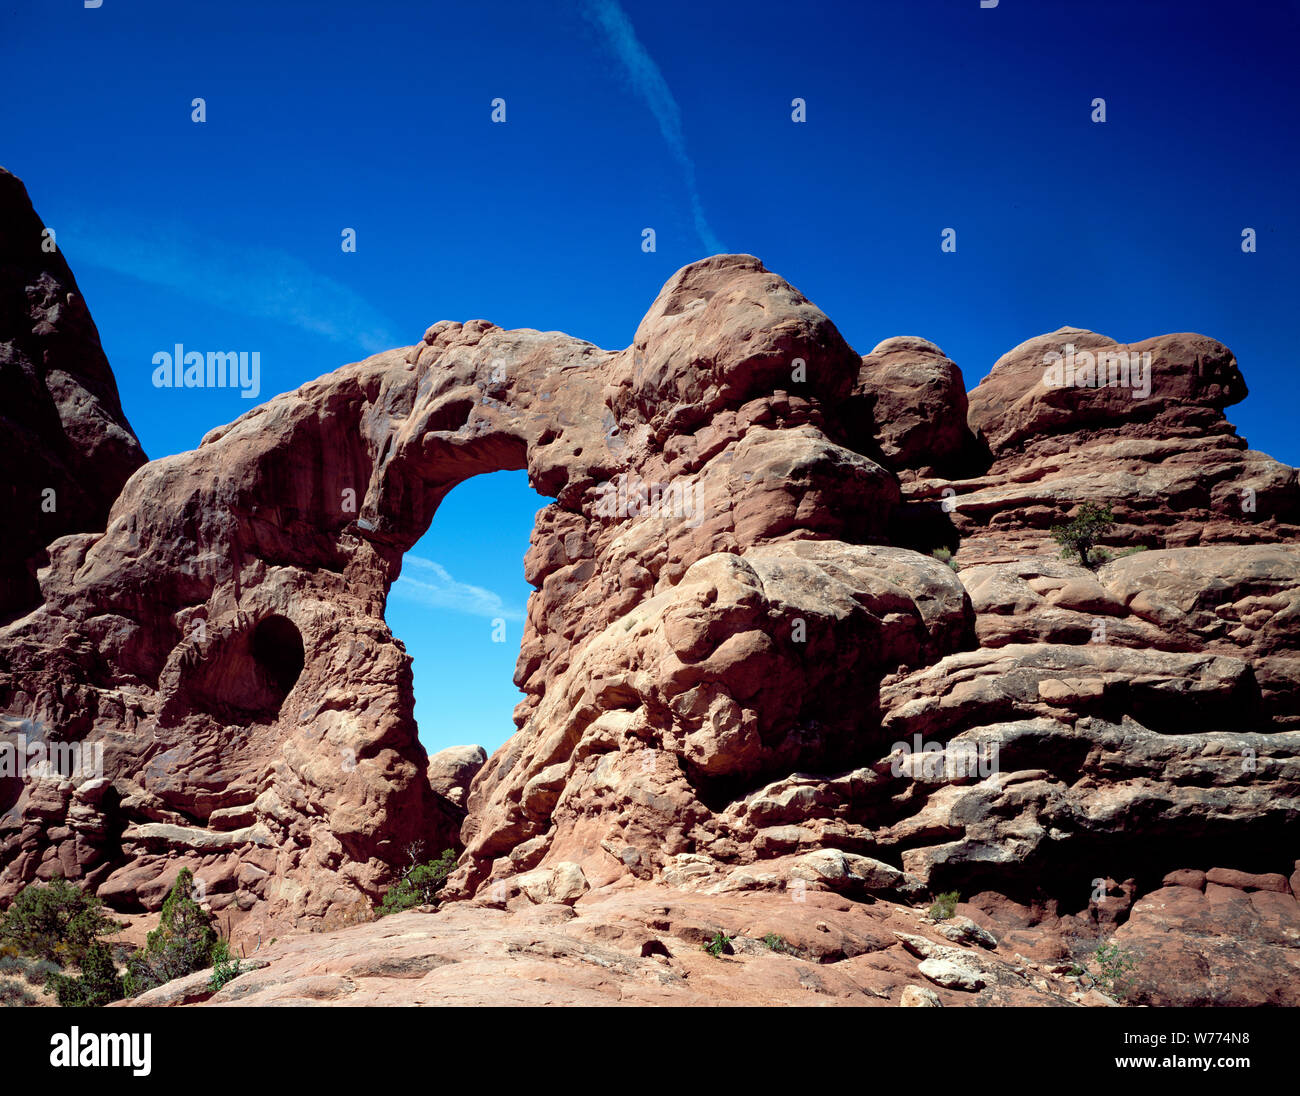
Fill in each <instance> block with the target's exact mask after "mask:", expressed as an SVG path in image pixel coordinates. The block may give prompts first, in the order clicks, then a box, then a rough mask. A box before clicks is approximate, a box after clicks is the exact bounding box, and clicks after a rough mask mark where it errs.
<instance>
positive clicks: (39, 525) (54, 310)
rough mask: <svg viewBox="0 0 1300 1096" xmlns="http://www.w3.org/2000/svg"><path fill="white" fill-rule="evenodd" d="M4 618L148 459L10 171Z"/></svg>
mask: <svg viewBox="0 0 1300 1096" xmlns="http://www.w3.org/2000/svg"><path fill="white" fill-rule="evenodd" d="M0 431H3V435H4V440H5V444H4V446H3V448H0V500H3V503H4V510H5V514H6V515H7V516H8V521H7V524H6V530H5V536H4V537H3V539H0V621H8V620H11V619H13V617H14V616H16V615H19V614H21V613H25V612H27V611H28V610H30V609H33V608H35V607H36V606H37V605H39V604H40V601H41V595H40V589H39V587H38V586H37V583H36V570H37V568H38V567H41V566H44V564H45V546H46V545H47V544H49V543H50V541H52V540H54V539H55V538H56V537H61V536H63V535H65V534H67V533H81V532H95V531H97V530H101V529H103V528H104V520H105V518H106V517H107V516H108V508H109V507H110V506H111V505H112V503H113V500H114V499H115V498H116V497H117V494H118V492H119V491H120V490H121V489H122V485H123V484H124V483H125V482H126V480H127V477H129V476H130V475H131V473H132V472H134V471H135V470H136V469H137V468H139V467H140V465H142V464H143V463H144V461H145V456H144V452H143V450H142V449H141V448H140V443H139V442H138V441H137V440H136V437H135V434H134V433H132V431H131V427H130V426H129V425H128V424H127V421H126V418H125V417H124V416H123V414H122V406H121V403H120V402H119V400H118V395H117V383H116V381H115V380H114V379H113V372H112V370H111V369H110V368H109V365H108V361H107V359H106V358H105V357H104V351H103V349H102V348H101V347H100V345H99V332H98V331H97V330H96V329H95V324H94V321H93V320H92V319H91V318H90V313H89V311H87V309H86V303H85V301H84V300H83V299H82V296H81V291H80V290H79V289H78V288H77V283H76V280H75V279H74V278H73V276H72V272H71V271H70V270H69V269H68V264H67V263H66V262H64V259H63V253H62V252H61V251H59V250H58V247H57V235H56V234H52V233H50V232H47V231H46V228H45V225H44V224H43V223H42V222H41V219H40V217H38V216H37V214H36V211H35V210H34V209H33V208H32V203H31V200H30V199H29V198H28V196H27V190H26V188H24V186H23V184H22V183H21V182H20V181H19V180H18V179H17V178H15V177H14V176H13V175H11V174H9V172H7V171H5V170H4V169H3V168H0Z"/></svg>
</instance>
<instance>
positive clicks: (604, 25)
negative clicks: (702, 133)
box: [583, 0, 726, 255]
mask: <svg viewBox="0 0 1300 1096" xmlns="http://www.w3.org/2000/svg"><path fill="white" fill-rule="evenodd" d="M583 11H584V13H585V14H586V16H587V18H588V19H590V20H591V21H592V22H593V23H594V24H595V25H596V26H597V28H599V30H600V31H601V32H602V33H603V34H604V36H605V40H606V42H607V43H608V45H609V47H610V49H611V50H613V52H614V56H615V57H616V58H617V59H618V61H619V64H621V65H622V66H623V70H624V72H625V73H626V75H627V78H628V80H629V81H630V82H631V84H632V87H633V89H634V90H635V91H636V93H637V94H638V95H639V96H640V97H641V98H642V99H643V100H645V104H646V106H648V107H649V108H650V113H651V114H653V115H654V117H655V121H656V122H658V123H659V132H660V133H662V134H663V138H664V141H665V142H666V143H667V145H668V149H669V151H670V152H671V153H672V154H673V158H674V159H675V160H676V161H677V162H678V164H680V165H681V169H682V171H683V173H684V174H685V176H686V190H687V193H688V194H689V195H690V200H691V214H692V215H693V217H694V218H695V231H696V232H697V233H699V236H700V239H701V240H702V241H703V243H704V246H705V247H706V248H708V249H709V252H710V254H714V255H716V254H719V253H721V252H725V251H726V248H725V247H723V246H722V242H721V241H720V240H719V239H718V238H717V236H715V235H714V234H713V229H712V228H710V227H709V222H708V220H707V219H706V218H705V216H704V205H703V203H702V202H701V201H700V192H699V188H698V187H697V185H696V182H695V161H694V160H692V159H691V156H690V153H689V152H687V150H686V133H685V131H684V130H683V129H682V111H681V107H679V106H678V105H677V99H676V98H675V97H674V95H673V93H672V89H671V88H669V86H668V81H667V80H665V79H664V74H663V73H662V72H660V71H659V66H658V65H656V64H655V62H654V58H652V57H651V56H650V54H649V53H648V52H646V48H645V46H643V45H642V44H641V39H639V38H638V37H637V36H636V28H634V27H633V26H632V20H631V19H629V18H628V17H627V12H625V11H624V10H623V8H622V7H621V5H620V4H619V3H618V0H583Z"/></svg>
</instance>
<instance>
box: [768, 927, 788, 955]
mask: <svg viewBox="0 0 1300 1096" xmlns="http://www.w3.org/2000/svg"><path fill="white" fill-rule="evenodd" d="M763 943H764V944H765V945H766V946H767V947H768V949H769V950H771V951H775V952H786V951H789V950H790V945H789V944H787V943H786V942H785V941H784V940H783V939H782V938H781V937H779V936H777V934H776V933H774V932H769V933H768V934H767V935H766V936H764V937H763Z"/></svg>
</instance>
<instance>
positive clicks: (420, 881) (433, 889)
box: [379, 846, 456, 917]
mask: <svg viewBox="0 0 1300 1096" xmlns="http://www.w3.org/2000/svg"><path fill="white" fill-rule="evenodd" d="M407 851H408V855H410V857H411V861H412V863H411V866H410V867H409V868H407V869H406V871H404V872H403V873H402V878H401V879H399V880H398V881H397V882H396V883H394V884H393V885H392V886H391V887H389V888H388V893H386V894H385V895H384V901H383V903H382V904H381V905H380V907H379V916H380V917H384V916H386V915H387V914H390V913H401V912H402V910H409V909H414V908H415V907H416V906H432V905H435V904H436V903H437V901H438V892H439V891H440V890H442V886H443V884H444V883H446V882H447V876H448V875H450V874H451V872H452V869H453V868H455V866H456V854H455V852H453V851H452V850H451V849H444V850H443V853H442V855H441V856H440V857H438V859H437V860H430V861H429V862H428V863H425V864H420V863H417V862H416V861H417V860H418V859H419V857H420V855H421V852H420V850H419V848H418V846H412V848H411V849H408V850H407Z"/></svg>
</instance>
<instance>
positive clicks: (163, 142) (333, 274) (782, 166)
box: [0, 0, 1300, 749]
mask: <svg viewBox="0 0 1300 1096" xmlns="http://www.w3.org/2000/svg"><path fill="white" fill-rule="evenodd" d="M1252 8H1253V6H1252V5H1231V4H1223V3H1217V2H1216V3H1199V4H1198V3H1186V2H1169V3H1142V4H1137V3H1133V2H1132V0H1118V2H1098V0H1087V2H1079V3H1051V4H1044V3H1039V2H1035V3H1029V2H1028V0H1001V3H1000V4H999V5H998V7H997V8H994V9H990V10H984V9H981V8H980V7H979V3H978V0H944V2H926V0H912V2H909V3H899V2H897V0H889V2H886V3H880V2H863V3H860V4H824V3H812V2H803V3H799V4H795V5H791V4H788V3H781V4H777V3H767V2H760V0H746V2H744V3H731V4H701V3H699V2H698V0H692V2H689V3H683V2H678V0H656V2H655V3H652V4H636V3H630V2H629V3H626V4H624V5H623V6H622V7H619V6H618V5H616V4H614V3H612V2H609V0H603V2H594V0H582V2H579V0H572V2H564V3H556V4H547V3H515V2H505V0H502V2H497V3H493V4H490V5H488V4H469V3H438V4H434V3H426V2H419V3H415V2H410V3H387V4H385V3H382V2H375V3H371V4H367V5H357V4H355V3H343V2H341V0H311V2H307V0H299V2H281V3H275V4H268V3H265V2H264V0H262V2H258V3H247V2H243V0H223V2H221V3H215V2H213V3H186V4H177V3H175V2H173V0H103V5H102V7H100V8H98V9H95V10H86V9H84V8H83V7H82V4H81V3H80V2H79V0H57V2H56V0H42V2H40V3H37V4H30V3H19V2H16V0H0V101H3V103H4V107H3V111H2V112H0V163H3V164H4V166H6V167H8V168H9V169H10V170H11V171H13V172H15V173H16V174H18V175H19V176H21V177H22V178H23V179H24V181H25V182H26V184H27V187H28V190H29V191H30V193H31V195H32V198H33V200H34V202H35V204H36V207H37V210H38V212H39V213H40V214H41V215H42V217H43V218H44V219H45V221H46V222H47V223H48V224H49V225H51V226H53V227H54V228H55V229H56V231H57V232H58V240H59V243H60V245H61V247H62V249H63V251H64V253H65V255H66V257H67V258H68V261H69V262H70V264H71V265H72V268H73V270H74V272H75V273H76V275H77V278H78V280H79V282H80V283H81V286H82V289H83V291H84V293H85V296H86V299H87V301H88V303H89V305H90V307H91V310H92V312H93V314H94V316H95V319H96V321H97V322H98V325H99V328H100V332H101V335H102V337H103V340H104V345H105V348H106V349H107V352H108V355H109V359H110V361H111V362H112V364H113V366H114V369H115V370H116V372H117V377H118V384H119V386H120V388H121V390H122V397H123V403H124V405H125V408H126V412H127V414H128V416H129V417H130V419H131V422H132V423H133V425H134V426H135V429H136V431H137V433H138V434H139V435H140V438H141V440H142V441H143V443H144V446H145V449H146V451H147V452H148V453H149V455H150V456H151V457H158V456H163V455H165V454H168V453H173V452H177V451H180V450H183V449H187V448H191V447H193V446H194V445H195V444H197V442H198V441H199V439H200V438H201V437H202V435H203V434H204V433H205V432H206V431H207V430H209V429H211V428H212V427H213V426H216V425H219V424H221V423H224V422H227V421H229V420H230V419H232V418H234V417H236V416H237V415H239V414H241V413H242V412H244V411H246V410H247V409H248V408H249V407H250V406H252V404H253V403H254V402H257V401H252V400H243V399H241V398H240V397H239V396H238V394H236V393H235V392H233V391H216V392H213V391H203V390H192V391H188V392H175V391H168V390H161V391H160V390H156V389H154V388H153V387H152V386H151V383H150V376H151V372H152V365H151V358H152V355H153V354H154V353H155V352H156V351H158V350H163V349H170V348H171V346H172V345H173V344H174V343H177V342H181V343H184V344H185V345H186V346H188V347H190V348H193V349H202V350H211V349H234V350H240V349H247V350H258V351H260V352H261V357H262V363H263V380H262V386H263V387H262V393H261V396H260V397H259V399H265V398H269V397H270V396H272V395H274V394H275V393H278V392H281V391H286V390H289V389H292V388H294V387H296V386H297V385H299V384H301V383H302V382H304V381H306V380H309V379H311V378H313V377H315V376H318V375H319V374H321V373H324V372H327V371H329V370H331V369H333V368H335V367H337V366H338V365H341V364H343V363H345V362H348V361H353V360H356V359H358V358H360V357H363V356H365V355H366V354H368V353H371V352H373V351H375V350H377V349H381V348H384V347H387V346H390V345H405V344H409V343H412V342H415V341H416V340H418V338H419V337H420V335H421V333H422V332H423V331H424V329H425V327H427V326H428V325H429V324H430V323H432V322H434V321H436V320H440V319H462V320H464V319H471V318H474V317H484V318H487V319H490V320H492V321H493V322H495V323H499V324H501V325H503V326H505V327H537V328H541V329H543V330H551V329H558V330H563V331H567V332H569V333H571V334H574V335H577V336H579V337H581V338H585V339H589V340H591V341H592V342H595V343H598V344H600V345H601V346H606V347H611V348H617V347H622V346H625V345H627V344H628V342H629V341H630V340H631V337H632V333H633V331H634V330H635V328H636V325H637V322H638V320H639V319H640V317H641V315H642V314H643V313H644V312H645V310H646V308H647V307H648V305H649V303H650V301H651V300H652V299H653V297H654V295H655V293H656V292H657V290H658V289H659V287H660V285H661V284H662V283H663V282H664V280H665V279H666V278H667V277H668V276H669V275H670V274H671V273H672V272H673V271H674V270H676V269H677V268H678V267H680V266H682V265H683V264H685V263H687V262H690V261H691V260H693V259H697V258H699V257H701V256H702V255H704V254H707V253H709V252H710V251H715V250H726V251H747V252H751V253H753V254H756V255H758V256H760V257H761V258H762V259H763V260H764V262H765V263H766V264H767V265H768V266H769V267H770V268H771V269H773V270H776V271H777V272H779V273H781V274H783V275H785V276H786V277H787V278H788V279H790V281H792V282H793V283H794V284H795V285H796V286H798V287H799V288H800V289H801V290H802V291H803V292H805V293H806V294H807V295H808V296H809V297H811V298H812V300H814V301H815V302H816V303H817V304H818V305H820V306H821V307H822V308H823V309H824V310H825V311H826V312H827V313H828V314H829V315H830V316H831V317H832V319H833V320H834V321H835V322H836V324H837V325H838V326H839V327H840V329H841V331H842V332H843V333H844V335H845V337H846V338H848V340H849V342H850V343H852V344H853V345H854V346H855V347H857V348H858V350H859V351H861V352H864V353H865V352H866V351H868V350H870V349H871V347H872V346H874V345H875V344H876V343H877V342H878V341H880V340H881V339H883V338H886V337H889V336H891V335H900V334H915V335H922V336H924V337H926V338H929V339H931V340H933V341H934V342H937V343H938V344H939V345H940V346H942V347H943V348H944V350H945V351H947V353H948V354H949V355H950V356H951V357H952V358H953V359H954V360H956V361H957V362H958V364H959V365H961V367H962V369H963V370H964V372H965V375H966V379H967V384H968V387H973V386H974V385H975V384H976V383H977V382H978V381H979V379H980V378H981V377H982V376H984V375H985V373H987V371H988V368H989V366H991V365H992V363H993V362H994V360H996V358H997V357H998V356H999V355H1000V354H1001V353H1002V352H1004V351H1005V350H1007V349H1009V348H1010V347H1012V346H1014V345H1015V344H1017V343H1019V342H1020V341H1022V340H1024V339H1026V338H1028V337H1030V336H1032V335H1035V334H1039V333H1041V332H1044V331H1050V330H1054V329H1055V328H1057V327H1060V326H1062V325H1064V324H1069V325H1073V326H1079V327H1086V328H1091V329H1093V330H1097V331H1101V332H1104V333H1106V334H1108V335H1111V336H1112V337H1114V338H1116V339H1119V340H1120V341H1134V340H1138V339H1142V338H1146V337H1148V336H1151V335H1157V334H1162V333H1165V332H1170V331H1198V332H1202V333H1204V334H1207V335H1212V336H1214V337H1215V338H1218V339H1221V340H1222V341H1223V342H1225V343H1226V344H1227V345H1228V346H1230V347H1231V348H1232V349H1233V350H1234V351H1235V352H1236V354H1237V357H1238V359H1239V361H1240V362H1241V366H1242V369H1243V371H1244V373H1245V376H1246V379H1247V382H1248V383H1249V385H1250V387H1251V390H1252V395H1251V397H1250V398H1249V399H1248V400H1247V401H1246V403H1245V404H1243V405H1241V406H1239V407H1237V408H1235V409H1234V410H1233V411H1232V412H1230V414H1231V417H1232V419H1233V421H1234V422H1236V423H1237V424H1238V426H1239V427H1240V429H1241V431H1242V433H1243V434H1245V435H1246V437H1248V438H1249V439H1250V441H1251V443H1252V444H1253V445H1254V446H1255V447H1256V448H1260V449H1264V450H1266V451H1268V452H1271V453H1272V454H1274V455H1275V456H1277V457H1278V458H1280V459H1282V460H1285V461H1287V462H1288V463H1291V464H1296V463H1300V442H1298V441H1297V438H1296V431H1295V428H1294V426H1293V423H1292V417H1293V413H1294V410H1295V400H1294V398H1293V393H1294V391H1295V384H1294V381H1293V379H1292V376H1291V371H1292V359H1291V355H1292V353H1293V342H1294V326H1295V325H1294V319H1295V316H1296V301H1297V290H1298V289H1300V277H1298V276H1297V273H1296V266H1295V256H1296V249H1297V245H1298V244H1300V232H1298V229H1300V223H1298V220H1300V213H1298V205H1297V202H1296V180H1297V179H1298V178H1300V153H1298V151H1297V142H1296V123H1297V118H1296V113H1297V109H1296V108H1297V102H1298V99H1300V97H1298V95H1297V78H1296V68H1297V66H1296V65H1295V63H1294V46H1295V41H1296V38H1297V34H1298V33H1300V4H1297V3H1295V2H1286V3H1268V4H1263V5H1259V10H1252ZM196 96H202V97H203V98H204V99H206V102H207V121H206V123H204V124H202V125H197V124H195V123H193V122H192V121H191V106H190V103H191V100H192V99H193V98H194V97H196ZM796 96H800V97H802V98H804V99H805V100H806V101H807V118H808V120H807V122H806V123H804V124H795V123H793V122H792V121H791V118H790V112H791V105H790V103H791V100H792V99H793V98H794V97H796ZM1096 96H1102V97H1104V98H1105V99H1106V103H1107V114H1108V121H1107V122H1106V124H1104V125H1096V124H1093V123H1092V122H1091V121H1090V113H1091V106H1090V104H1091V102H1092V100H1093V98H1094V97H1096ZM496 97H501V98H504V99H505V100H506V109H507V121H506V124H504V125H494V124H493V123H492V122H491V120H490V114H491V106H490V104H491V100H492V99H494V98H496ZM1247 226H1249V227H1252V228H1255V229H1256V230H1257V232H1258V252H1257V253H1256V254H1253V255H1246V254H1243V253H1242V251H1241V246H1240V242H1241V230H1242V229H1243V228H1244V227H1247ZM646 227H652V228H654V229H655V231H656V233H657V244H658V250H657V252H656V253H654V254H646V253H644V252H642V250H641V231H642V229H643V228H646ZM947 227H953V228H955V229H956V230H957V244H958V249H957V252H956V254H951V255H948V254H942V253H941V252H940V248H939V240H940V232H941V230H942V229H944V228H947ZM344 228H354V229H356V230H357V233H358V250H357V252H356V253H355V254H345V253H343V252H342V250H341V249H340V233H341V231H342V230H343V229H344ZM543 501H544V500H542V499H540V498H539V497H538V496H536V495H535V494H534V493H533V492H531V491H530V490H529V488H528V487H527V485H526V482H525V478H524V476H523V474H522V473H519V474H511V475H498V476H494V477H485V478H483V479H480V480H477V481H473V482H471V483H468V484H465V485H463V486H462V487H460V488H458V489H457V490H456V491H455V492H453V494H452V495H451V496H450V497H449V499H448V501H447V503H446V505H445V507H444V509H443V511H442V512H440V514H439V516H438V518H437V519H436V520H435V522H434V525H433V528H432V529H431V530H430V533H429V535H428V536H427V537H426V538H425V539H424V541H422V542H421V544H420V545H418V546H417V548H416V549H415V552H414V554H416V555H419V556H420V557H421V558H423V559H425V560H428V561H431V564H432V565H436V566H431V565H430V564H424V565H417V566H412V567H409V568H408V574H409V575H410V576H411V578H413V579H419V580H421V581H423V582H425V585H424V586H419V587H417V586H415V585H414V584H412V583H408V584H407V585H406V586H405V587H404V588H399V590H398V591H396V592H395V595H394V597H393V598H392V601H391V604H390V610H389V621H390V623H391V624H392V626H393V628H394V631H395V632H396V633H397V634H398V635H399V636H400V637H401V638H402V639H403V640H404V641H405V642H406V643H407V645H408V648H409V649H410V651H411V652H412V654H413V655H414V656H415V660H416V662H415V665H416V689H417V698H418V708H417V715H418V717H419V719H420V721H421V735H422V738H423V739H424V740H425V743H426V745H427V746H429V747H430V748H431V749H437V748H440V747H442V746H445V745H448V744H451V743H454V742H463V741H477V742H481V743H483V744H484V745H485V746H487V747H488V748H489V749H491V748H494V747H495V746H497V745H499V744H500V743H501V742H502V741H503V740H504V739H505V737H506V736H507V735H508V734H509V733H510V732H511V730H512V725H511V724H510V721H509V713H510V710H511V708H512V707H513V705H514V703H515V701H516V700H517V699H518V697H517V693H516V692H515V690H514V689H513V686H511V684H510V681H509V678H510V673H511V670H512V667H513V663H514V658H515V655H516V653H517V650H518V641H519V634H520V626H519V624H518V621H517V616H518V614H519V613H520V612H522V609H523V605H524V602H525V600H526V597H527V594H528V592H529V588H528V587H527V585H526V584H525V583H524V582H523V577H522V567H521V564H520V558H521V556H522V554H523V551H524V549H525V548H526V546H527V538H528V531H529V528H530V527H531V522H532V516H533V513H534V512H535V510H536V509H537V508H538V507H539V506H540V505H542V503H543ZM438 568H441V569H442V570H441V571H439V570H438ZM444 576H449V577H444ZM466 587H471V588H474V589H466ZM502 607H504V611H505V612H506V614H507V615H508V617H509V620H508V626H507V627H508V642H507V643H506V644H493V643H491V642H490V630H491V629H490V617H491V616H495V615H498V614H499V612H501V611H502Z"/></svg>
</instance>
